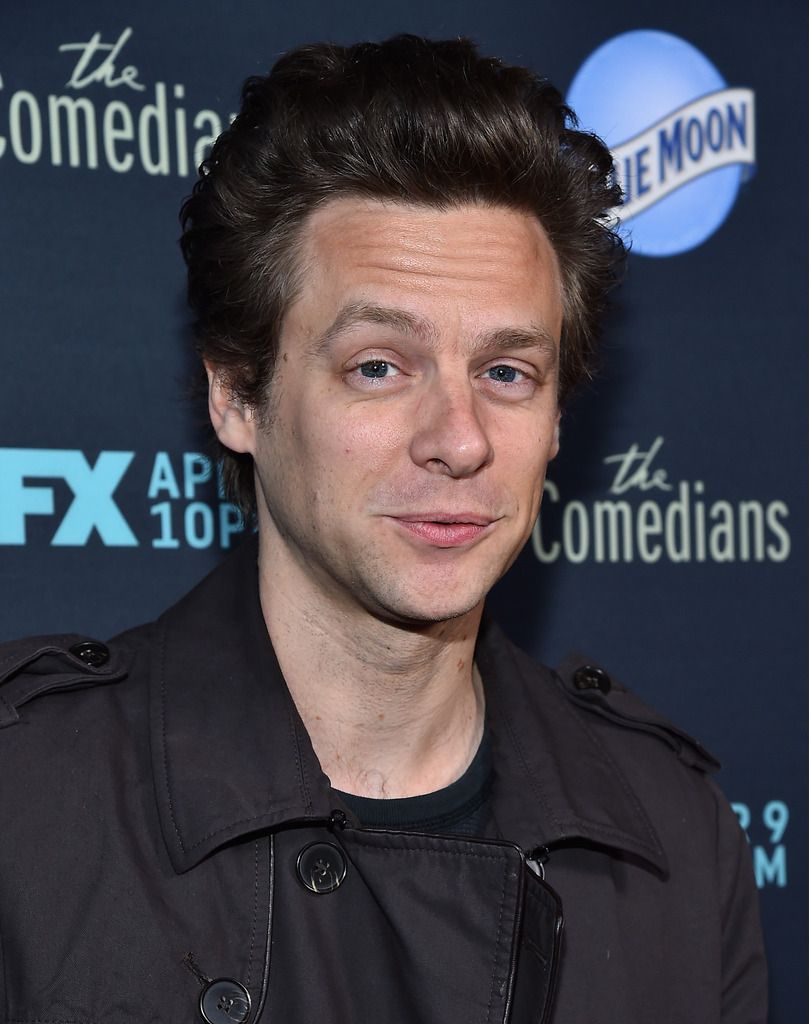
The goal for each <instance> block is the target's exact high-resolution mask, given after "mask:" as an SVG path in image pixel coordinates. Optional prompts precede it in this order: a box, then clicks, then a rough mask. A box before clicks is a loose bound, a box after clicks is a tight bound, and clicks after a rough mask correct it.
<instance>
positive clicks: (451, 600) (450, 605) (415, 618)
mask: <svg viewBox="0 0 809 1024" xmlns="http://www.w3.org/2000/svg"><path fill="white" fill-rule="evenodd" d="M485 596H486V594H485V591H481V590H480V589H478V588H476V589H475V592H474V593H471V592H467V593H466V594H463V595H462V594H452V595H448V594H446V593H444V594H441V595H437V594H430V595H425V594H419V593H413V592H410V593H406V592H403V590H402V588H397V593H396V594H386V595H384V596H382V595H379V597H380V598H381V599H380V600H379V601H378V607H377V614H378V615H379V617H380V618H382V619H384V620H385V621H387V622H390V623H392V624H398V625H402V626H407V627H408V628H411V629H412V628H420V627H425V626H431V625H435V624H436V623H439V622H449V621H450V620H452V619H460V618H463V616H465V615H469V614H470V613H471V612H473V611H475V609H477V608H479V607H481V606H482V605H483V600H484V598H485Z"/></svg>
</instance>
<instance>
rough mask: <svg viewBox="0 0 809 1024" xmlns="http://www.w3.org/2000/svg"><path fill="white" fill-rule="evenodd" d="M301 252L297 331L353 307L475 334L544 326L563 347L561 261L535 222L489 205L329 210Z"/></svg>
mask: <svg viewBox="0 0 809 1024" xmlns="http://www.w3.org/2000/svg"><path fill="white" fill-rule="evenodd" d="M300 242H301V261H300V264H299V265H300V267H301V270H302V272H303V274H302V287H301V289H300V291H299V294H298V297H297V299H296V300H295V301H294V302H293V304H292V307H291V308H290V310H289V314H288V315H289V317H290V319H291V320H293V321H300V320H301V318H303V319H304V320H307V321H310V320H317V319H318V318H319V317H321V316H322V317H329V316H334V315H336V314H337V313H338V312H339V310H340V309H341V308H342V307H344V306H345V305H346V304H347V303H350V302H377V303H381V304H386V303H389V304H391V305H392V306H395V307H396V308H403V309H412V310H413V312H415V313H425V312H426V313H427V315H434V316H436V317H437V318H438V319H441V320H444V321H446V319H447V318H448V317H451V318H452V319H453V321H455V322H457V321H463V324H462V326H468V327H470V328H473V329H474V328H480V327H491V326H497V325H498V323H497V322H498V321H503V322H504V324H506V323H507V324H508V325H511V326H519V324H520V322H525V323H529V322H531V323H535V322H541V323H542V324H543V325H544V327H545V328H546V329H547V331H548V333H549V334H550V335H551V336H552V337H555V338H556V339H558V337H559V333H560V331H561V319H562V299H561V285H560V275H559V267H558V261H557V258H556V254H555V253H554V251H553V247H552V246H551V243H550V241H549V240H548V237H547V235H546V234H545V231H544V229H543V228H542V225H541V224H540V223H539V221H538V220H537V218H536V217H533V216H531V215H530V214H526V213H523V212H521V211H516V210H512V209H509V208H506V207H500V206H484V205H481V204H466V205H462V206H458V207H452V208H449V209H435V208H433V207H429V206H424V205H415V204H404V203H394V202H382V201H379V200H365V199H358V198H344V199H339V200H333V201H331V202H329V203H328V204H326V205H325V206H323V207H321V208H319V209H318V210H317V211H316V212H315V213H314V214H313V215H312V216H311V217H310V218H309V220H308V222H307V223H306V225H305V227H304V230H303V232H302V235H301V239H300ZM484 321H486V322H484ZM301 326H303V325H302V324H301ZM307 326H308V327H309V328H310V329H314V327H315V325H314V324H313V323H308V324H307Z"/></svg>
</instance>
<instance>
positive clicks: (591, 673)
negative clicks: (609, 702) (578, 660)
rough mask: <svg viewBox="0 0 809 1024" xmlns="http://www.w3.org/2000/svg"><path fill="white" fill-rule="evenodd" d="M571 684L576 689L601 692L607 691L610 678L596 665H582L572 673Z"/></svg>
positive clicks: (608, 690)
mask: <svg viewBox="0 0 809 1024" xmlns="http://www.w3.org/2000/svg"><path fill="white" fill-rule="evenodd" d="M573 685H574V686H575V687H576V689H577V690H601V692H602V693H609V692H610V687H611V686H612V680H611V679H610V677H609V676H608V675H607V673H606V672H605V671H604V669H603V668H599V667H598V666H597V665H582V667H581V668H577V669H576V671H575V672H574V673H573Z"/></svg>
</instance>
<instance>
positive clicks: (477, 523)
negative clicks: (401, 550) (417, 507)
mask: <svg viewBox="0 0 809 1024" xmlns="http://www.w3.org/2000/svg"><path fill="white" fill-rule="evenodd" d="M388 518H389V519H391V520H392V521H393V522H394V523H396V524H397V525H398V526H400V527H401V528H402V529H403V530H405V531H406V532H407V533H408V534H410V535H411V536H413V537H416V538H418V539H419V540H421V541H424V542H426V543H427V544H430V545H431V546H433V547H438V548H458V547H463V546H464V545H467V544H471V543H473V542H474V541H476V540H478V538H480V537H482V536H483V535H484V534H486V533H487V532H489V530H490V529H491V527H492V526H493V525H494V523H495V522H496V521H497V520H496V519H495V518H493V517H492V516H485V515H480V514H478V513H475V512H418V513H408V514H407V515H393V516H389V517H388Z"/></svg>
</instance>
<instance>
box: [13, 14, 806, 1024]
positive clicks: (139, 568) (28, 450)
mask: <svg viewBox="0 0 809 1024" xmlns="http://www.w3.org/2000/svg"><path fill="white" fill-rule="evenodd" d="M650 11H651V9H650V8H649V5H648V4H646V3H641V2H640V0H619V2H618V3H612V4H604V3H602V2H599V0H581V2H579V3H575V4H559V3H550V2H545V0H530V2H529V0H500V2H498V3H496V4H492V3H482V2H479V0H467V2H455V0H451V2H450V0H443V2H440V3H437V4H436V3H435V2H433V0H430V2H426V0H352V2H350V3H349V2H345V3H343V2H335V0H297V2H296V3H292V4H290V3H286V2H282V0H263V2H258V0H237V2H235V3H232V4H221V3H214V2H213V0H197V2H196V3H194V4H187V3H181V2H180V0H160V2H159V3H158V2H157V0H139V2H138V3H135V2H128V0H123V2H122V3H119V4H116V5H110V4H108V3H101V2H100V0H84V2H83V3H81V4H62V3H56V2H55V0H38V2H36V3H31V4H26V5H22V4H16V5H15V4H7V5H4V6H3V8H2V10H0V183H1V186H0V224H1V225H2V247H0V267H1V269H2V273H0V294H1V295H2V318H1V319H0V325H1V328H0V329H1V330H2V334H1V335H0V345H1V346H2V363H1V364H0V365H2V376H0V382H1V383H0V391H1V392H2V403H0V570H1V571H2V605H1V606H0V607H2V612H1V613H0V614H1V615H2V619H1V620H0V638H3V639H6V638H10V637H11V636H14V635H18V634H24V633H32V632H43V631H52V630H68V629H71V630H72V629H76V630H80V631H84V632H89V633H93V634H97V635H100V636H108V635H111V634H113V633H114V632H116V631H118V630H120V629H122V628H123V627H125V626H128V625H131V624H133V623H135V622H138V621H140V620H144V619H147V618H151V617H153V616H154V615H155V614H156V613H157V612H159V611H160V610H161V608H163V607H164V606H165V605H167V604H168V603H170V602H171V601H172V600H174V599H175V598H176V597H178V596H179V595H180V594H181V593H182V592H183V591H184V590H185V589H187V588H188V587H189V586H190V585H191V584H193V583H194V582H195V581H196V580H197V579H198V578H200V577H201V576H202V575H203V574H204V573H205V572H207V571H208V570H209V569H210V568H211V567H212V566H213V565H214V563H215V562H216V561H217V559H219V558H220V557H221V556H222V554H223V553H224V552H227V550H228V549H229V548H231V547H232V546H233V545H234V544H235V543H236V542H237V541H238V538H239V535H240V532H241V530H242V524H241V520H240V517H239V514H238V512H237V510H236V509H235V508H234V507H233V506H231V505H230V504H228V503H227V502H226V501H225V500H224V498H223V497H222V495H221V492H220V489H219V487H218V483H217V479H216V468H215V467H214V466H212V465H211V462H210V461H209V459H208V456H207V454H206V453H207V450H208V438H207V433H206V431H205V429H204V408H203V407H202V406H201V405H200V403H199V401H198V399H197V398H196V397H195V395H194V389H193V387H192V386H191V385H190V383H189V382H190V381H191V380H192V377H193V367H194V359H193V356H192V354H191V343H190V340H189V332H188V315H187V313H186V309H185V306H184V298H183V268H182V265H181V260H180V257H179V251H178V248H177V245H176V239H177V236H178V233H179V228H178V222H177V211H178V208H179V205H180V202H181V200H182V199H183V197H184V196H185V195H186V194H187V193H188V191H189V190H190V187H191V183H192V181H193V178H194V168H195V167H196V166H197V165H198V164H199V162H200V160H201V159H202V158H203V157H204V155H205V154H206V152H207V150H208V148H209V146H210V144H211V141H212V140H213V139H214V138H215V137H216V135H217V134H218V133H219V132H220V130H221V129H222V126H223V125H226V124H227V122H228V118H229V117H230V116H231V115H232V114H233V112H234V110H235V109H236V106H237V99H238V92H239V87H240V84H241V82H242V80H243V79H244V78H245V77H246V76H247V75H248V74H254V73H258V72H262V71H265V70H266V69H267V68H268V67H269V65H270V64H271V63H272V62H273V60H274V59H275V57H276V56H277V55H278V54H279V53H280V52H281V51H283V50H285V49H287V48H289V47H290V46H293V45H295V44H298V43H301V42H305V41H311V40H318V39H330V40H333V41H337V42H352V41H356V40H357V39H360V38H382V37H384V36H387V35H390V34H392V33H394V32H398V31H411V32H418V33H421V34H425V35H429V36H433V37H447V36H457V35H459V34H462V35H467V36H471V37H472V38H474V39H476V40H477V41H478V42H479V43H480V44H481V46H482V48H483V49H484V50H485V51H487V52H489V53H493V54H496V55H499V56H502V57H504V58H506V59H507V60H509V61H514V62H518V63H524V64H527V65H529V66H530V67H532V68H534V69H536V70H538V71H541V72H542V73H543V74H545V75H547V76H548V77H549V78H551V80H552V81H554V82H555V83H556V84H557V85H558V86H559V87H560V88H562V89H563V90H564V91H565V92H566V93H567V95H568V97H569V99H570V102H571V103H572V104H573V105H574V107H575V108H576V109H577V110H578V112H579V114H580V118H581V122H582V124H583V125H584V126H585V127H587V128H592V129H594V130H595V131H597V132H598V133H599V134H601V135H602V136H603V137H604V138H605V140H606V141H607V143H608V144H609V145H610V147H611V148H612V150H613V152H614V154H615V159H616V166H617V169H618V173H619V174H620V176H621V180H622V182H623V185H624V189H625V192H626V196H627V206H626V209H625V212H624V230H625V231H626V232H627V234H628V235H629V237H630V238H631V240H632V246H633V251H632V255H631V257H630V260H629V265H628V272H627V280H626V284H625V286H624V287H623V289H622V291H621V293H620V295H619V296H618V298H617V301H616V305H615V309H614V310H613V312H612V314H611V319H610V322H609V327H608V331H607V334H606V338H605V346H604V347H605V359H604V369H603V372H602V374H601V376H600V378H599V379H598V380H597V382H596V383H594V384H593V386H592V387H591V388H590V389H589V391H588V393H586V394H584V395H582V396H581V397H580V398H578V399H577V400H576V401H575V403H574V404H572V405H571V406H570V408H569V409H567V411H566V413H565V417H564V420H563V429H562V449H561V454H560V455H559V458H558V459H557V461H556V463H555V464H554V465H553V466H552V468H551V472H550V479H549V481H548V484H547V489H546V494H545V499H544V507H543V512H542V516H541V520H540V522H539V523H538V524H537V526H536V529H535V531H534V534H533V538H532V542H531V543H530V544H529V546H528V547H527V548H526V550H525V552H524V553H523V555H522V557H521V559H520V561H519V562H518V564H517V566H516V567H515V568H514V569H513V570H512V573H511V576H510V577H509V579H508V580H507V581H506V582H504V583H502V584H501V585H500V587H499V588H498V590H497V591H496V593H495V595H494V598H493V604H494V606H495V609H496V611H497V613H498V614H499V617H500V618H501V620H502V621H503V623H504V625H505V626H506V627H507V628H508V630H509V631H510V632H511V633H512V635H513V636H514V637H515V638H516V639H517V640H518V641H519V642H521V643H522V644H523V645H524V646H525V647H526V648H528V649H529V650H531V651H532V652H533V653H534V654H535V655H536V656H538V657H539V658H541V659H542V660H544V661H546V662H551V663H553V662H555V661H557V660H558V659H559V658H560V657H561V655H562V654H563V653H564V652H565V651H566V650H568V649H570V648H572V647H577V648H579V649H583V650H585V651H587V652H589V653H591V655H592V656H593V657H595V658H598V659H600V660H601V661H602V662H603V663H605V664H606V665H607V666H609V667H610V669H611V670H612V671H613V672H614V673H615V674H616V675H617V676H619V677H620V678H622V679H623V680H624V681H625V682H627V683H628V684H630V685H631V686H632V687H633V688H635V689H636V690H637V691H638V692H639V693H641V694H642V695H643V696H644V697H645V698H646V699H647V700H648V701H649V702H651V703H653V704H655V705H656V706H658V707H659V708H661V709H662V710H663V711H665V712H666V713H668V714H669V715H670V716H671V717H673V718H675V719H676V720H677V722H678V723H679V724H680V725H682V726H683V727H685V728H686V729H688V730H689V731H691V732H692V733H693V734H695V735H697V736H698V737H699V738H700V739H701V740H702V741H703V742H704V743H705V744H706V745H707V746H708V747H709V748H710V749H711V750H712V751H713V752H714V753H715V754H716V755H717V756H718V757H719V758H720V759H721V760H722V762H723V764H724V771H723V773H722V776H721V779H722V781H723V785H724V788H725V791H726V792H727V794H728V797H729V798H730V800H731V801H732V802H733V803H734V805H735V809H736V811H737V813H738V816H739V818H740V820H741V822H742V825H743V826H744V828H745V829H746V831H747V835H748V836H749V840H750V856H751V858H752V861H753V865H754V869H755V874H756V878H757V880H758V885H759V888H760V891H761V902H762V911H763V916H764V924H765V929H766V938H767V944H768V949H769V956H770V960H771V974H772V1020H773V1021H774V1022H775V1024H795V1022H797V1021H804V1020H807V1019H809V1016H808V1014H807V1003H806V964H807V920H806V907H807V871H806V867H807V823H806V812H807V642H806V623H807V581H806V566H807V552H806V526H805V522H806V497H807V495H806V480H807V437H806V433H807V432H806V398H807V395H806V391H807V358H806V342H807V338H806V322H807V321H806V312H807V311H806V280H807V260H806V223H807V221H806V212H807V211H806V195H805V190H806V155H807V154H806V150H807V145H806V143H807V123H806V122H807V117H806V102H805V101H806V96H807V81H806V79H807V75H806V70H807V68H806V64H807V62H806V52H805V41H806V37H807V36H806V30H807V24H806V22H807V15H806V9H805V4H804V3H803V2H799V0H776V2H774V3H767V4H762V3H760V2H759V0H739V2H738V3H736V4H732V5H728V4H725V3H720V2H719V0H707V2H706V0H700V2H696V0H686V2H681V3H679V4H674V5H670V6H666V5H662V6H661V5H658V6H657V7H655V8H654V9H653V13H650ZM661 926H663V927H664V926H665V923H664V922H661ZM695 941H699V940H698V937H695ZM683 983H684V984H687V979H683Z"/></svg>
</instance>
